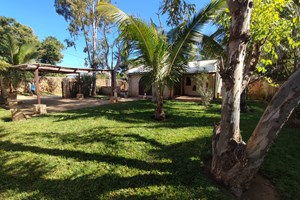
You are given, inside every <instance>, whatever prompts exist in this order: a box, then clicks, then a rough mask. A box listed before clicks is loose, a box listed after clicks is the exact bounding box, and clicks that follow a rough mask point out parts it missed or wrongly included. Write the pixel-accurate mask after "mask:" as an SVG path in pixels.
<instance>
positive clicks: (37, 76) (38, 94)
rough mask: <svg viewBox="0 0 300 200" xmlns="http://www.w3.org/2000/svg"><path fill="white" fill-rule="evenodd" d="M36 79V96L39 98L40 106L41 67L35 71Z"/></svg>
mask: <svg viewBox="0 0 300 200" xmlns="http://www.w3.org/2000/svg"><path fill="white" fill-rule="evenodd" d="M34 77H35V90H36V96H37V100H38V104H41V96H40V78H39V65H38V67H37V68H36V69H35V71H34Z"/></svg>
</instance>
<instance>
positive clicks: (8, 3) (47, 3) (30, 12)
mask: <svg viewBox="0 0 300 200" xmlns="http://www.w3.org/2000/svg"><path fill="white" fill-rule="evenodd" d="M0 2H1V6H0V15H1V16H5V17H11V18H15V19H16V20H17V21H18V22H20V23H21V24H24V25H27V26H29V27H31V28H32V29H33V31H34V33H35V35H37V36H38V37H39V39H40V40H41V41H42V40H43V39H44V38H45V37H47V36H54V37H56V38H57V39H59V40H60V41H61V42H62V43H64V40H65V39H67V38H69V37H70V36H69V33H68V31H67V30H66V29H67V27H68V24H67V22H66V21H65V20H64V18H63V17H62V16H60V15H58V14H57V13H56V12H55V8H54V0H0ZM113 2H116V3H117V6H118V7H119V8H121V9H122V10H123V11H125V12H126V13H128V14H134V15H136V16H139V17H141V18H143V19H144V20H147V21H148V20H150V18H152V19H153V20H154V21H155V22H156V23H157V24H158V20H157V16H156V14H155V13H156V12H157V11H158V7H159V2H160V0H115V1H113ZM190 2H192V3H196V4H197V9H200V8H202V7H203V6H204V5H206V4H207V3H209V2H210V0H190ZM161 19H162V21H163V22H164V21H165V19H166V16H163V17H162V18H161ZM207 29H208V30H206V31H209V27H208V28H207ZM83 45H84V40H83V38H79V40H77V41H76V49H74V48H73V47H71V48H68V49H66V50H64V51H63V54H64V60H63V61H62V62H61V63H59V65H61V66H70V67H84V58H85V56H86V55H85V53H83Z"/></svg>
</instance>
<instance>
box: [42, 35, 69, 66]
mask: <svg viewBox="0 0 300 200" xmlns="http://www.w3.org/2000/svg"><path fill="white" fill-rule="evenodd" d="M63 49H64V45H63V44H62V43H61V42H60V41H59V40H57V39H56V38H55V37H53V36H48V37H46V38H45V39H44V41H43V42H42V43H41V46H40V48H39V58H40V62H41V63H47V64H52V65H55V64H56V63H59V62H61V61H62V59H63V57H64V56H63V55H62V53H61V50H63Z"/></svg>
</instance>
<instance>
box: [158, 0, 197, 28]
mask: <svg viewBox="0 0 300 200" xmlns="http://www.w3.org/2000/svg"><path fill="white" fill-rule="evenodd" d="M195 9H196V5H195V4H191V3H188V2H186V1H183V0H176V1H174V0H163V2H162V3H161V6H160V8H159V11H160V13H161V14H166V13H167V14H168V20H167V25H171V26H179V25H182V24H184V23H185V21H188V20H190V18H191V17H192V16H193V14H194V13H195Z"/></svg>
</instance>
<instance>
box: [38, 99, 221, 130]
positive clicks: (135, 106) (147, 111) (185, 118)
mask: <svg viewBox="0 0 300 200" xmlns="http://www.w3.org/2000/svg"><path fill="white" fill-rule="evenodd" d="M176 104H179V105H180V107H177V108H176ZM174 105H175V108H174ZM216 105H218V104H216ZM154 108H155V106H154V104H153V103H152V102H150V101H136V102H124V103H118V104H110V105H101V106H98V107H93V108H86V109H81V110H72V111H66V112H62V113H57V114H54V115H50V116H44V117H51V118H53V119H54V122H62V121H69V120H78V119H83V118H91V119H93V120H97V119H99V118H105V119H108V120H112V121H117V122H124V123H130V124H131V125H132V126H138V125H139V124H145V123H147V124H149V127H156V128H159V127H165V128H182V127H195V126H196V127H201V126H213V125H214V124H216V123H218V122H219V121H220V116H219V113H220V108H219V107H216V106H215V107H210V108H207V109H203V108H200V106H199V105H197V104H195V103H184V104H183V103H182V102H181V103H179V102H176V101H166V103H165V112H166V114H167V119H166V120H164V121H162V122H158V121H156V120H154V119H153V118H152V116H153V113H154ZM207 114H212V115H210V116H208V115H207ZM178 121H180V123H178Z"/></svg>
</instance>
